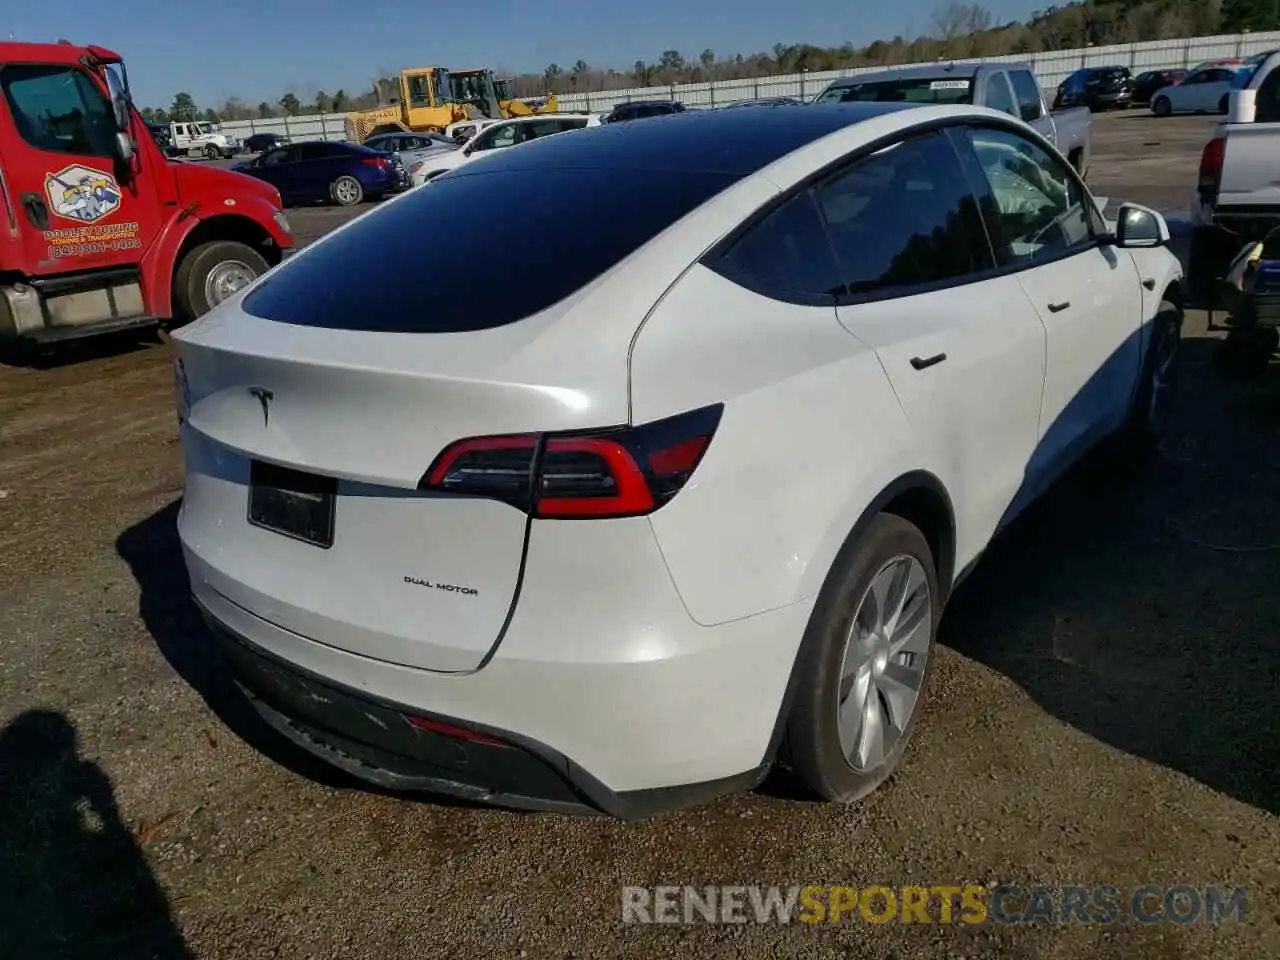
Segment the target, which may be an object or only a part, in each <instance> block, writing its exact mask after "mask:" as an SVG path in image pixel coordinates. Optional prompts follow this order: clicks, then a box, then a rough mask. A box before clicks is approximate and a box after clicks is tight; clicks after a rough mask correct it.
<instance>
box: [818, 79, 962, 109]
mask: <svg viewBox="0 0 1280 960" xmlns="http://www.w3.org/2000/svg"><path fill="white" fill-rule="evenodd" d="M817 102H818V103H972V102H973V80H972V79H971V78H969V77H961V78H958V79H957V78H952V77H914V78H905V79H898V78H893V79H890V80H869V81H866V82H864V83H851V84H847V85H844V86H839V87H830V88H828V89H827V90H825V91H823V93H822V94H821V95H820V96H819V97H818V100H817Z"/></svg>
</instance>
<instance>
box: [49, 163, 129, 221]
mask: <svg viewBox="0 0 1280 960" xmlns="http://www.w3.org/2000/svg"><path fill="white" fill-rule="evenodd" d="M44 192H45V195H46V196H47V197H48V199H49V209H50V210H52V211H53V213H54V214H56V215H57V216H59V217H61V218H63V219H64V220H75V221H77V222H78V223H97V222H98V221H99V220H101V219H102V218H103V217H108V216H110V215H111V214H113V213H115V212H116V211H117V210H119V209H120V198H121V192H120V185H119V184H118V183H116V180H115V177H113V176H111V174H109V173H106V172H104V171H102V170H95V169H93V168H92V167H83V166H81V165H80V164H73V165H72V166H69V167H64V168H63V169H61V170H59V171H58V172H57V173H46V174H45V175H44Z"/></svg>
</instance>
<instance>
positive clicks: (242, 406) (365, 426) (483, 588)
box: [176, 306, 627, 671]
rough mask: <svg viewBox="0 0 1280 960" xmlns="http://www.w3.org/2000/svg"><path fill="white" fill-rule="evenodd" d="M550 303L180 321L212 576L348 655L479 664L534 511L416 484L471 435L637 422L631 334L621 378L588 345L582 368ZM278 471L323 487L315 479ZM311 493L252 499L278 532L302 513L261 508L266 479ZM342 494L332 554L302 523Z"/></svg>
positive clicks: (433, 665)
mask: <svg viewBox="0 0 1280 960" xmlns="http://www.w3.org/2000/svg"><path fill="white" fill-rule="evenodd" d="M550 314H552V311H547V312H546V313H544V314H543V315H540V316H538V317H534V318H531V319H530V320H526V321H521V322H518V323H514V324H508V325H506V326H503V327H499V328H496V329H492V330H483V331H476V332H469V333H464V334H404V333H369V332H353V331H348V330H333V329H317V328H312V327H305V326H298V325H292V324H287V323H278V322H274V321H271V320H265V319H260V318H256V317H253V316H250V315H247V314H244V313H242V312H240V311H238V310H236V308H235V307H234V306H231V307H230V309H229V310H226V311H219V312H218V313H216V314H213V315H210V316H209V317H207V318H205V319H204V320H203V321H201V322H200V323H198V324H195V325H193V326H192V327H191V328H188V329H187V330H185V331H181V332H179V334H178V335H177V337H176V339H177V340H178V347H179V354H180V364H181V366H180V371H181V373H180V380H181V379H183V378H184V379H185V386H184V387H183V389H184V390H185V392H186V394H187V396H188V397H189V399H188V400H187V401H186V405H187V413H186V423H185V425H184V428H183V442H184V450H185V454H186V460H187V489H186V497H185V500H184V507H183V517H182V521H181V523H182V533H183V541H184V544H185V545H186V546H187V549H188V550H189V551H192V552H194V553H195V554H196V555H197V557H198V558H199V559H200V560H201V561H202V563H199V564H197V567H198V568H199V569H200V570H201V573H202V575H204V576H205V577H206V580H207V582H208V583H209V585H210V586H211V587H213V588H214V589H216V590H218V591H219V592H220V593H222V594H223V595H224V596H226V597H227V598H228V599H230V600H231V601H233V602H235V603H237V604H239V605H241V606H243V607H245V608H246V609H248V610H249V611H251V612H253V613H255V614H256V615H258V616H260V617H262V618H264V619H266V620H268V621H270V622H272V623H275V624H277V625H278V626H281V627H284V628H285V629H288V630H292V631H294V632H297V633H300V634H302V635H304V636H307V637H309V638H311V639H313V640H316V641H319V642H321V643H325V644H328V645H331V646H335V647H338V648H341V649H344V650H348V651H350V652H352V653H357V654H360V655H362V656H368V657H373V658H375V659H379V660H385V661H388V662H393V663H398V664H402V665H405V666H411V667H418V668H423V669H430V670H440V671H467V670H473V669H475V668H477V667H478V666H479V665H480V664H481V663H482V661H483V659H484V657H485V655H486V654H487V653H488V652H489V650H490V649H492V648H493V646H494V645H495V644H496V643H497V642H498V640H499V639H500V638H501V634H502V631H503V629H504V625H505V623H506V621H507V618H508V613H509V611H510V609H511V607H512V604H513V602H514V600H515V597H516V595H517V592H518V590H519V582H520V576H521V571H522V563H523V555H524V549H525V539H526V536H527V531H528V518H527V517H526V515H525V514H524V513H523V512H522V511H520V510H518V509H516V508H514V507H512V506H509V505H507V504H504V503H500V502H497V501H492V500H486V499H479V498H467V497H458V496H451V495H446V494H440V493H430V492H424V491H420V490H418V489H417V487H418V482H419V480H420V479H421V478H422V476H423V474H424V473H425V472H426V470H427V468H428V467H429V466H430V464H431V462H432V460H433V459H434V458H435V457H436V456H437V455H438V454H439V453H440V452H441V451H442V450H443V449H444V448H445V447H446V446H447V445H448V444H450V443H451V442H453V441H456V440H459V439H463V438H466V437H472V436H483V435H492V434H505V433H535V432H542V431H548V430H567V429H578V428H583V427H598V426H601V425H608V424H611V423H623V422H625V421H626V419H627V379H626V342H627V341H623V342H621V343H620V344H619V349H617V350H616V351H613V352H615V353H616V369H613V370H606V371H605V372H606V373H608V374H610V376H608V377H602V376H601V372H602V371H601V364H596V363H592V361H591V359H589V358H588V357H587V356H583V358H582V363H581V366H579V365H578V364H574V365H572V366H571V367H570V368H569V369H568V370H566V369H565V368H564V365H563V364H554V363H553V362H551V360H550V358H551V357H554V356H556V355H562V354H561V350H560V349H559V348H556V349H548V343H547V341H548V340H555V339H557V336H556V334H554V333H548V329H549V328H552V327H554V326H555V323H554V321H555V320H556V319H557V318H556V317H555V316H552V315H550ZM570 326H572V324H570ZM597 346H600V344H597ZM591 352H593V351H590V350H588V351H585V353H591ZM261 464H266V466H262V465H261ZM278 468H287V470H290V471H300V472H302V473H304V474H306V475H309V476H311V477H313V478H314V477H318V478H322V479H320V480H318V481H317V480H304V481H302V482H301V483H300V482H299V478H297V477H295V476H292V475H290V474H288V473H287V472H286V473H285V474H284V475H283V476H282V475H281V474H280V471H279V469H278ZM273 474H274V475H273ZM317 484H318V485H319V486H317ZM299 486H301V487H306V488H308V489H306V490H304V491H303V496H302V498H301V500H299V498H298V497H297V496H294V497H292V498H291V499H290V500H289V502H290V503H291V504H293V505H292V506H288V505H286V506H280V502H279V497H280V495H278V494H271V493H268V494H266V495H265V496H266V499H265V500H263V499H258V500H257V501H256V503H257V505H256V506H255V507H253V508H252V509H253V510H257V511H258V516H257V520H258V521H261V520H262V518H263V516H267V514H269V517H268V519H271V518H274V519H272V520H271V522H272V523H276V521H279V520H280V518H281V517H283V516H284V514H283V513H282V512H281V511H284V510H289V511H293V519H291V520H288V521H287V524H286V525H287V526H288V527H289V531H290V532H286V533H281V532H278V529H271V528H269V526H264V525H263V524H262V523H261V522H254V520H253V518H251V516H250V513H251V507H250V489H251V488H253V491H254V497H255V498H261V497H262V496H263V494H262V493H261V491H262V490H263V489H269V488H271V487H284V488H286V489H291V490H294V491H295V492H296V490H297V489H298V487H299ZM321 486H323V487H326V489H324V490H323V491H321V490H320V487H321ZM313 495H314V496H313ZM329 497H331V502H332V513H331V515H330V516H331V520H329V521H328V522H330V523H331V527H330V528H329V529H330V531H331V538H332V542H331V544H328V545H316V544H315V543H313V542H308V541H307V540H306V539H305V537H307V536H311V537H312V538H313V539H319V540H322V541H323V540H325V537H324V533H325V531H324V530H323V529H322V528H323V527H324V525H325V522H324V521H316V522H315V523H312V522H311V521H310V520H307V521H306V522H303V521H302V520H300V519H299V517H300V516H301V515H300V514H299V513H298V510H299V509H304V510H305V509H310V508H307V507H305V503H310V502H315V503H317V504H318V503H319V502H320V500H325V499H327V498H329ZM273 498H274V499H273ZM317 498H318V499H317ZM273 503H274V504H275V505H274V506H273ZM299 503H303V504H304V506H303V507H299V506H298V504H299ZM317 509H319V507H317ZM263 510H265V511H267V513H266V514H264V513H263ZM272 511H274V512H272ZM316 516H319V514H317V515H316ZM308 524H310V526H308ZM278 526H279V524H278V523H277V527H278ZM304 528H305V529H304ZM300 531H301V533H302V536H301V537H300V536H299V532H300ZM317 532H318V535H317Z"/></svg>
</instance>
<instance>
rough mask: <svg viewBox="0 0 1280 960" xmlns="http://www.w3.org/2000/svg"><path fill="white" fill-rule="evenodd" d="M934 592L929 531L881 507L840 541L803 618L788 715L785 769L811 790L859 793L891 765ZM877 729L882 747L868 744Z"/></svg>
mask: <svg viewBox="0 0 1280 960" xmlns="http://www.w3.org/2000/svg"><path fill="white" fill-rule="evenodd" d="M886 578H887V579H886ZM940 600H941V593H940V591H939V589H938V578H937V573H936V572H935V560H934V557H933V554H932V552H931V551H930V549H929V544H928V541H926V540H925V538H924V535H923V534H922V533H921V532H920V530H919V529H918V528H917V527H916V526H915V525H913V524H911V523H908V522H907V521H906V520H904V519H902V518H901V517H898V516H895V515H893V514H880V515H879V516H877V517H876V518H875V519H873V520H872V521H871V523H870V525H869V526H868V528H867V531H866V533H865V534H864V535H863V536H862V538H861V539H860V540H859V541H858V542H856V543H855V544H853V545H852V547H851V548H849V549H846V551H842V554H841V558H840V559H837V561H836V566H835V567H834V568H833V570H832V573H831V580H830V582H829V583H828V585H827V587H826V588H824V590H823V592H822V595H821V596H820V597H819V600H818V606H817V607H816V608H815V609H814V612H813V616H812V617H811V618H810V622H809V627H808V630H807V631H806V636H805V640H804V643H803V645H802V647H801V657H802V658H804V659H803V660H802V662H800V663H799V664H798V665H797V669H799V670H800V675H799V683H798V686H797V689H796V699H795V702H794V705H793V706H792V709H791V714H790V716H789V717H788V718H787V755H788V759H789V760H790V764H791V767H792V770H793V771H794V772H795V774H796V776H798V777H799V778H800V780H801V781H803V782H804V784H805V785H806V786H807V787H808V788H809V789H810V790H812V791H813V792H814V793H815V794H816V795H817V796H819V797H821V798H822V799H824V800H828V801H837V802H842V803H849V802H852V801H854V800H859V799H861V798H863V797H865V796H866V795H867V794H869V793H871V792H872V791H873V790H875V789H876V787H878V786H879V785H880V784H881V783H883V782H884V781H885V780H886V779H888V778H889V776H890V775H891V774H892V773H893V772H894V770H895V769H897V766H898V763H899V762H900V761H901V759H902V756H903V754H904V753H905V752H906V748H907V743H908V741H909V740H910V737H911V731H912V730H913V728H914V727H915V721H916V717H917V716H918V715H919V705H920V703H922V702H923V700H924V697H925V694H926V691H927V689H928V680H929V674H930V672H931V671H932V668H933V660H934V656H933V654H934V644H935V638H936V636H937V626H938V618H939V615H940V610H941V603H940ZM907 655H909V657H910V663H909V664H908V663H907V662H906V659H907ZM912 690H914V696H910V694H911V691H912ZM860 706H862V709H859V707H860ZM868 718H871V721H870V722H869V721H868ZM876 718H878V720H877V719H876ZM842 719H843V723H842ZM859 723H860V724H861V726H859ZM877 729H879V730H880V731H881V735H882V736H883V740H881V741H878V742H879V745H880V748H881V749H880V750H879V751H878V752H875V751H867V750H866V748H867V747H869V746H875V744H876V742H877V741H876V738H875V736H874V731H875V730H877ZM851 757H852V759H851Z"/></svg>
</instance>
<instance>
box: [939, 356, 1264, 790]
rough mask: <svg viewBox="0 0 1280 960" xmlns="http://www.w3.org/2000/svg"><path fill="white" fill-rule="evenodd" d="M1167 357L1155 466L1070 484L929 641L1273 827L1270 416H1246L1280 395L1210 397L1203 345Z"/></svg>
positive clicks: (1216, 383)
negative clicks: (1171, 409)
mask: <svg viewBox="0 0 1280 960" xmlns="http://www.w3.org/2000/svg"><path fill="white" fill-rule="evenodd" d="M1183 350H1184V364H1185V367H1186V369H1185V373H1184V383H1183V388H1184V389H1183V393H1182V396H1181V398H1180V406H1179V409H1178V410H1177V411H1176V413H1175V418H1174V421H1173V430H1172V433H1173V437H1172V439H1171V441H1170V442H1169V443H1168V444H1167V445H1166V448H1165V449H1164V450H1163V451H1162V453H1161V456H1160V457H1159V459H1158V460H1157V462H1156V463H1154V464H1152V465H1150V466H1149V467H1147V468H1144V469H1142V470H1138V471H1133V472H1121V471H1117V469H1116V468H1115V466H1114V462H1113V461H1108V460H1106V459H1105V458H1103V457H1091V458H1089V459H1088V460H1087V461H1086V462H1084V463H1082V464H1080V465H1079V466H1078V467H1077V468H1076V469H1075V470H1073V471H1071V472H1070V473H1069V474H1068V475H1067V476H1066V477H1065V478H1064V479H1063V480H1062V481H1061V482H1060V483H1058V484H1057V486H1056V487H1054V488H1053V489H1051V490H1050V491H1049V492H1048V493H1047V494H1046V495H1045V496H1044V498H1043V499H1042V500H1040V501H1039V502H1038V503H1037V504H1035V505H1034V506H1032V507H1031V508H1030V509H1029V510H1028V511H1027V512H1026V513H1025V514H1024V515H1023V516H1022V517H1021V518H1020V519H1019V520H1018V521H1017V522H1016V523H1014V524H1013V525H1011V527H1010V528H1009V529H1008V530H1007V531H1006V532H1005V534H1004V535H1002V536H1000V537H998V538H997V539H996V541H995V542H994V543H993V544H992V545H991V548H990V549H989V550H988V552H987V554H986V556H984V557H983V559H982V562H981V563H979V564H978V566H977V567H976V569H975V570H974V573H973V575H972V576H971V577H970V578H969V579H968V580H967V581H966V582H965V583H964V584H963V585H962V586H961V587H960V588H959V589H958V590H957V591H956V595H955V597H954V600H953V601H952V604H951V605H950V606H949V607H948V612H947V616H946V618H944V620H943V624H942V628H941V631H940V639H941V640H942V642H944V643H946V644H947V645H948V646H951V647H952V648H954V649H955V650H957V651H959V652H960V653H962V654H964V655H965V656H967V657H970V658H971V659H974V660H977V661H979V662H982V663H985V664H987V665H988V666H990V667H991V668H993V669H995V670H999V671H1000V672H1001V673H1003V674H1005V675H1006V676H1008V677H1009V678H1010V679H1011V680H1013V681H1014V682H1016V683H1017V684H1018V685H1019V686H1021V687H1022V688H1023V689H1025V690H1026V691H1027V692H1028V693H1029V694H1030V695H1031V696H1032V697H1034V698H1035V700H1036V701H1037V702H1038V703H1039V704H1040V705H1041V706H1042V707H1043V708H1044V709H1045V710H1047V711H1048V712H1049V713H1051V714H1052V715H1053V716H1055V717H1057V718H1058V719H1060V720H1062V721H1065V722H1067V723H1070V724H1071V725H1073V726H1075V727H1076V728H1077V729H1079V730H1081V731H1083V732H1085V733H1087V734H1089V735H1091V736H1093V737H1096V738H1097V739H1099V740H1101V741H1102V742H1104V743H1107V744H1109V745H1111V746H1113V747H1116V748H1118V749H1121V750H1124V751H1126V752H1128V753H1131V754H1133V755H1135V756H1138V757H1142V758H1144V759H1147V760H1150V761H1154V762H1156V763H1159V764H1161V765H1163V766H1166V767H1170V768H1172V769H1174V770H1178V771H1180V772H1182V773H1184V774H1186V775H1188V776H1190V777H1194V778H1195V779H1197V780H1199V781H1200V782H1202V783H1204V784H1206V785H1208V786H1210V787H1212V788H1214V789H1216V790H1219V791H1221V792H1223V793H1226V794H1229V795H1231V796H1233V797H1235V798H1236V799H1238V800H1241V801H1244V802H1245V803H1248V804H1252V805H1253V806H1255V807H1258V808H1260V809H1262V810H1266V811H1269V812H1271V813H1280V791H1278V790H1277V789H1276V779H1275V778H1276V773H1275V771H1276V770H1277V769H1280V713H1278V712H1277V711H1276V703H1277V699H1278V698H1280V592H1278V590H1277V583H1280V510H1277V506H1278V505H1280V500H1278V499H1277V496H1276V492H1275V491H1276V477H1277V476H1278V475H1280V443H1277V437H1278V436H1280V405H1277V406H1275V407H1274V408H1271V409H1272V414H1271V416H1270V418H1269V423H1266V424H1263V423H1262V422H1261V421H1264V420H1267V419H1268V413H1267V410H1268V408H1267V407H1266V406H1265V405H1263V404H1261V402H1260V400H1259V395H1260V394H1262V393H1265V392H1267V391H1266V389H1265V388H1267V387H1269V388H1270V389H1271V390H1274V391H1280V377H1277V376H1272V377H1271V378H1270V382H1269V383H1258V382H1255V383H1254V384H1252V385H1251V386H1244V385H1241V384H1235V383H1232V384H1225V385H1224V383H1223V381H1222V379H1221V375H1220V374H1219V372H1218V371H1217V370H1216V369H1215V367H1214V363H1213V358H1212V354H1213V350H1214V344H1213V341H1209V340H1205V339H1186V340H1184V346H1183ZM1265 379H1266V378H1264V380H1265ZM1260 426H1265V427H1266V429H1259V428H1260ZM1063 776H1064V777H1070V776H1071V771H1070V770H1065V769H1064V770H1063Z"/></svg>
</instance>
